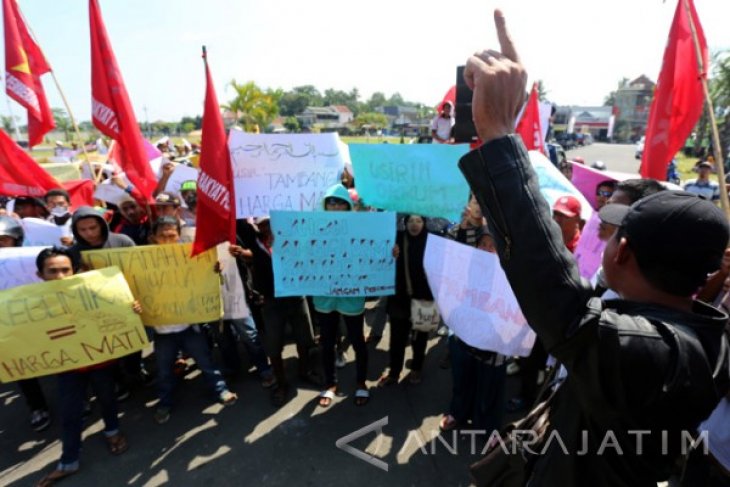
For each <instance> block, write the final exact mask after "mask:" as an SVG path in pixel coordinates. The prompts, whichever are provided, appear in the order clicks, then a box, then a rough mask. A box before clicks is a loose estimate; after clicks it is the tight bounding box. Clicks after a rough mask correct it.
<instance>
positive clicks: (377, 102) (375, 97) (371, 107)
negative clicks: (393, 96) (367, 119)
mask: <svg viewBox="0 0 730 487" xmlns="http://www.w3.org/2000/svg"><path fill="white" fill-rule="evenodd" d="M387 103H388V99H387V98H386V97H385V94H384V93H382V92H380V91H376V92H375V93H373V94H372V95H371V96H370V99H369V100H368V101H367V102H365V111H368V112H374V111H375V109H376V108H378V107H382V106H385V105H386V104H387Z"/></svg>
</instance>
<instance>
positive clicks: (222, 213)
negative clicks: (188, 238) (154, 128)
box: [192, 48, 236, 256]
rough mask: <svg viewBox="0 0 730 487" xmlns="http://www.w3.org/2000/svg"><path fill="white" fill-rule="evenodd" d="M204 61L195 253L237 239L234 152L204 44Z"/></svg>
mask: <svg viewBox="0 0 730 487" xmlns="http://www.w3.org/2000/svg"><path fill="white" fill-rule="evenodd" d="M203 61H204V62H205V79H206V89H205V108H204V110H203V135H202V140H201V142H200V174H199V175H198V209H197V222H196V224H197V229H196V231H195V242H193V253H192V255H193V256H195V255H197V254H199V253H201V252H205V251H206V250H208V249H209V248H211V247H214V246H216V245H218V244H219V243H222V242H226V241H229V242H231V243H235V242H236V207H235V193H234V190H233V168H232V167H231V155H230V153H229V152H228V143H227V139H226V130H225V128H223V117H221V111H220V106H219V105H218V97H217V96H216V94H215V88H214V87H213V79H212V78H211V76H210V69H208V58H207V56H206V53H205V48H203Z"/></svg>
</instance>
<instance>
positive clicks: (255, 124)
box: [222, 79, 283, 131]
mask: <svg viewBox="0 0 730 487" xmlns="http://www.w3.org/2000/svg"><path fill="white" fill-rule="evenodd" d="M229 86H230V87H231V88H232V89H233V91H234V97H233V99H232V100H231V101H229V102H228V103H226V104H224V105H222V107H223V108H224V109H226V110H228V111H230V112H231V113H233V114H235V116H236V120H237V121H238V123H239V124H241V125H242V126H243V128H244V130H247V131H260V130H262V128H264V127H267V126H268V125H269V124H270V123H271V121H272V120H274V118H276V116H277V115H278V114H279V101H280V99H281V98H282V96H283V92H282V91H281V90H270V89H269V90H266V91H264V90H262V89H261V88H259V87H258V86H256V83H254V82H253V81H249V82H247V83H238V82H236V80H235V79H234V80H232V81H231V83H230V84H229Z"/></svg>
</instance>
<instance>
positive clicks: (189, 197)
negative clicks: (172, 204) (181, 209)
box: [185, 193, 198, 206]
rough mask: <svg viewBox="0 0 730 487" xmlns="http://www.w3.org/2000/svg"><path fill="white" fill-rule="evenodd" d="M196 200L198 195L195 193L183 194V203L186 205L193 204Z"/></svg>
mask: <svg viewBox="0 0 730 487" xmlns="http://www.w3.org/2000/svg"><path fill="white" fill-rule="evenodd" d="M197 202H198V195H196V194H195V193H193V194H188V195H185V204H186V205H188V206H195V204H196V203H197Z"/></svg>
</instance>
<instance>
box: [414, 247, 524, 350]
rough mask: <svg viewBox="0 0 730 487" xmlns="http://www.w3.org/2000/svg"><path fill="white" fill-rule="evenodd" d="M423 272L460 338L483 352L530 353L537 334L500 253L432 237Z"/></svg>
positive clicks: (443, 311)
mask: <svg viewBox="0 0 730 487" xmlns="http://www.w3.org/2000/svg"><path fill="white" fill-rule="evenodd" d="M423 267H424V269H425V270H426V277H427V279H428V284H429V286H431V291H432V292H433V295H434V298H435V300H436V304H437V306H438V308H439V311H440V312H441V317H442V318H443V320H444V321H445V322H446V324H447V325H448V326H449V328H451V329H452V330H453V331H454V333H455V334H456V336H458V337H459V338H460V339H461V340H463V341H464V342H466V343H467V344H468V345H471V346H472V347H475V348H478V349H480V350H490V351H493V352H499V353H501V354H504V355H509V356H513V355H517V356H521V357H526V356H528V355H529V354H530V351H531V350H532V345H533V344H534V342H535V332H533V331H532V329H530V327H529V326H528V325H527V322H526V321H525V317H524V316H523V315H522V311H521V310H520V306H519V304H517V299H516V298H515V295H514V293H513V292H512V288H511V287H510V285H509V282H508V281H507V276H506V275H505V274H504V271H503V270H502V268H501V267H500V265H499V258H498V257H497V255H496V254H490V253H489V252H485V251H483V250H479V249H476V248H474V247H471V246H468V245H463V244H460V243H458V242H454V241H452V240H447V239H445V238H441V237H436V236H435V235H429V236H428V242H427V243H426V254H425V256H424V258H423Z"/></svg>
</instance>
